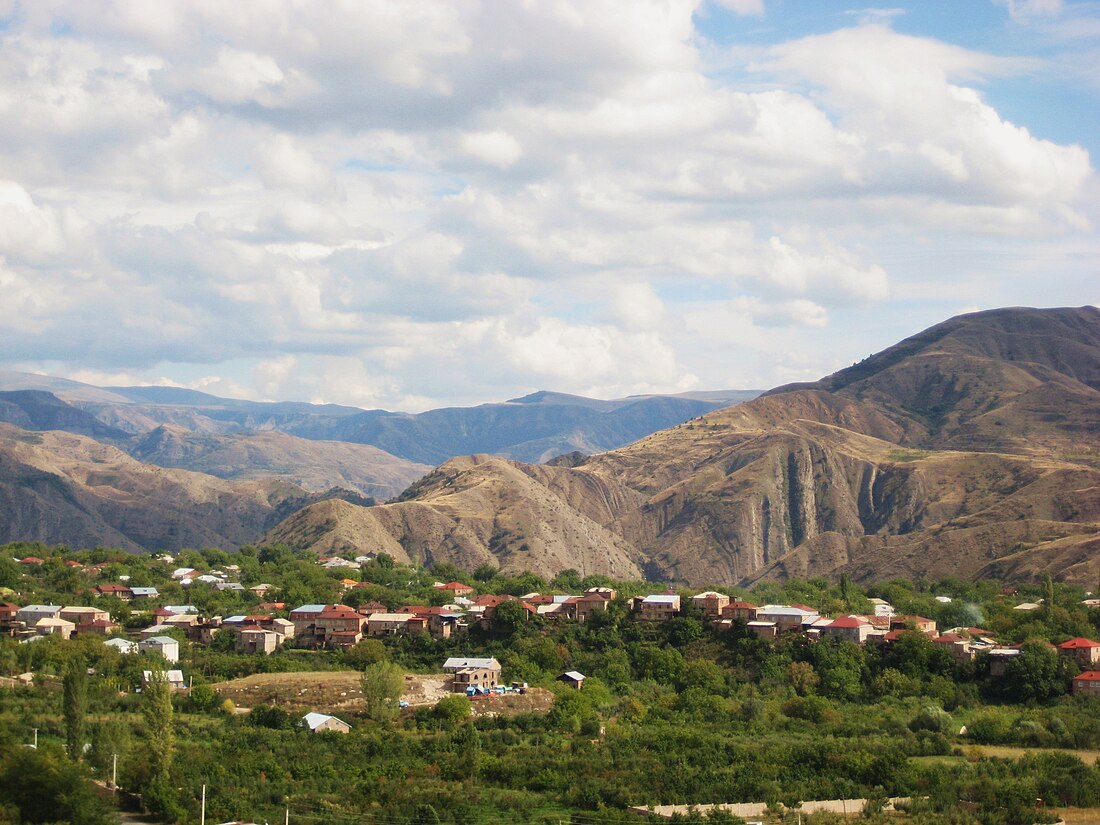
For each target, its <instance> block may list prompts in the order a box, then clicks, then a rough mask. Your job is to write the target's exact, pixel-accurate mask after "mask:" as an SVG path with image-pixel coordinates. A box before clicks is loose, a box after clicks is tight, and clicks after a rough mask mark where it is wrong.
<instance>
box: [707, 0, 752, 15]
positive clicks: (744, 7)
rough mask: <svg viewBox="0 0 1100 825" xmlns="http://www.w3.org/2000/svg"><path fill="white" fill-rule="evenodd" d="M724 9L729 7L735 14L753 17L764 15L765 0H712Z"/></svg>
mask: <svg viewBox="0 0 1100 825" xmlns="http://www.w3.org/2000/svg"><path fill="white" fill-rule="evenodd" d="M712 1H713V2H714V3H715V4H717V5H719V6H721V7H722V8H724V9H729V10H730V11H732V12H733V13H734V14H741V15H746V16H751V17H763V16H764V0H712Z"/></svg>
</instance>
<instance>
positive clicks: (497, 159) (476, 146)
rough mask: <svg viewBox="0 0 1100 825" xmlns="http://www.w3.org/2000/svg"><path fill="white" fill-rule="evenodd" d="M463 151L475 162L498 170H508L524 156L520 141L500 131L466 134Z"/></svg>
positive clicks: (463, 138) (463, 139) (463, 140)
mask: <svg viewBox="0 0 1100 825" xmlns="http://www.w3.org/2000/svg"><path fill="white" fill-rule="evenodd" d="M462 149H463V151H464V152H466V154H468V155H470V156H471V157H472V158H474V159H475V160H478V161H481V162H482V163H486V164H488V165H489V166H495V167H496V168H498V169H507V168H508V167H510V166H512V165H513V164H514V163H515V162H516V161H517V160H519V159H520V157H521V156H522V155H523V148H522V147H521V146H520V145H519V141H517V140H516V139H515V138H514V137H512V136H511V135H510V134H508V133H507V132H502V131H500V130H497V131H494V132H471V133H469V134H465V135H463V136H462Z"/></svg>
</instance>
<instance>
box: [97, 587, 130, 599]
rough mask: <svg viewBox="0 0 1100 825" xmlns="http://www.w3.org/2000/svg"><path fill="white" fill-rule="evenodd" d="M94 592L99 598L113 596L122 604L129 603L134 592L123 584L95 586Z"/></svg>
mask: <svg viewBox="0 0 1100 825" xmlns="http://www.w3.org/2000/svg"><path fill="white" fill-rule="evenodd" d="M95 592H96V593H98V594H99V595H100V596H113V597H114V598H116V599H121V600H122V601H124V602H128V601H130V599H132V598H133V597H134V591H132V590H131V589H130V588H129V587H127V586H126V585H124V584H97V585H96V586H95Z"/></svg>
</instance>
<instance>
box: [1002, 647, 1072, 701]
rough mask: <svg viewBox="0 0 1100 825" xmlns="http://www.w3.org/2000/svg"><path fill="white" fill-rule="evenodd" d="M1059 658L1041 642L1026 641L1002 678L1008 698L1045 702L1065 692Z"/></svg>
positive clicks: (1011, 660)
mask: <svg viewBox="0 0 1100 825" xmlns="http://www.w3.org/2000/svg"><path fill="white" fill-rule="evenodd" d="M1058 659H1059V657H1058V654H1057V653H1056V652H1054V650H1052V649H1051V648H1050V647H1049V646H1047V645H1046V644H1044V643H1043V642H1038V641H1031V642H1025V643H1024V644H1023V646H1022V647H1021V648H1020V655H1019V656H1014V657H1012V658H1011V659H1010V660H1009V662H1008V665H1007V666H1006V667H1005V676H1004V679H1002V680H1001V684H1002V685H1003V687H1004V692H1005V694H1006V696H1007V698H1009V699H1011V700H1013V701H1016V702H1028V701H1036V702H1046V701H1049V700H1050V699H1053V698H1055V697H1056V696H1061V695H1062V694H1063V693H1065V692H1066V681H1067V679H1066V677H1065V675H1064V674H1063V672H1062V667H1061V663H1060V662H1059V660H1058Z"/></svg>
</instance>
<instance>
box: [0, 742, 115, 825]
mask: <svg viewBox="0 0 1100 825" xmlns="http://www.w3.org/2000/svg"><path fill="white" fill-rule="evenodd" d="M86 770H87V769H86V768H84V767H83V766H82V765H77V764H74V763H73V762H70V761H69V760H67V759H65V757H64V756H62V755H61V754H60V753H59V752H57V751H51V750H49V749H47V748H42V749H39V750H32V749H30V748H10V749H8V751H7V752H6V753H4V754H3V756H2V757H0V800H2V803H3V804H2V806H0V818H2V817H3V814H4V810H5V809H7V808H8V806H14V807H15V809H16V811H17V812H18V818H17V819H16V820H15V821H16V822H21V823H27V825H31V823H61V822H64V823H68V825H108V823H110V822H112V821H116V822H117V819H116V818H112V817H111V816H109V809H108V807H107V805H106V803H105V802H104V801H103V800H102V799H100V798H99V797H98V796H97V795H96V793H95V787H94V786H93V785H92V782H91V780H90V778H89V777H88V775H87V773H86Z"/></svg>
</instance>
